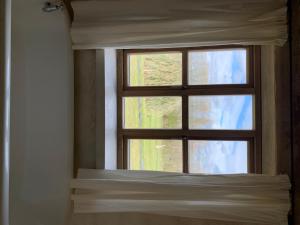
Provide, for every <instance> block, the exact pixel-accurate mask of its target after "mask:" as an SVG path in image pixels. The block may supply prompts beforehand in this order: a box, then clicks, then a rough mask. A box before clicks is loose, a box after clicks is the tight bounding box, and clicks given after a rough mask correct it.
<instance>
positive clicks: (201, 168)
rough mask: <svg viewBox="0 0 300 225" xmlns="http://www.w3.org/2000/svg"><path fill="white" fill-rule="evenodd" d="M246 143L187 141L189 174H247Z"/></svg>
mask: <svg viewBox="0 0 300 225" xmlns="http://www.w3.org/2000/svg"><path fill="white" fill-rule="evenodd" d="M247 148H248V142H247V141H189V172H190V173H208V174H232V173H247V171H248V169H247V167H248V159H247V157H248V150H247Z"/></svg>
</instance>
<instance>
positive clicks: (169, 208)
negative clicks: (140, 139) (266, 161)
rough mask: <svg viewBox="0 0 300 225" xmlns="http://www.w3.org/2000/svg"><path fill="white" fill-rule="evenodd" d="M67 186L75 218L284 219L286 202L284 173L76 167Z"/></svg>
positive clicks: (274, 224)
mask: <svg viewBox="0 0 300 225" xmlns="http://www.w3.org/2000/svg"><path fill="white" fill-rule="evenodd" d="M71 187H72V188H75V189H76V192H75V194H74V195H73V196H72V200H73V201H74V213H75V214H77V219H78V215H82V216H83V217H85V214H88V215H89V216H95V215H96V214H97V213H98V214H99V213H100V215H101V214H102V215H103V214H106V213H147V214H155V215H165V216H176V217H185V218H192V219H198V220H199V221H201V220H203V221H207V220H208V221H209V220H215V221H219V222H222V223H221V224H230V223H233V224H235V223H237V224H265V225H267V224H268V225H286V224H287V215H288V211H289V207H290V203H289V189H290V183H289V179H288V177H287V176H285V175H279V176H268V175H188V174H179V173H166V172H146V171H126V170H116V171H108V170H87V169H84V170H83V169H81V170H80V171H79V176H78V178H77V179H74V180H72V182H71ZM79 218H80V217H79ZM96 221H97V220H96ZM88 224H92V223H88ZM94 224H97V223H94ZM124 224H125V223H124ZM82 225H85V224H82Z"/></svg>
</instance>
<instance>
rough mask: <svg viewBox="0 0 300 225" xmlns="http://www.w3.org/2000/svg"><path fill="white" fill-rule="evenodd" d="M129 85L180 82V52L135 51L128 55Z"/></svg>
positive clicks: (173, 83)
mask: <svg viewBox="0 0 300 225" xmlns="http://www.w3.org/2000/svg"><path fill="white" fill-rule="evenodd" d="M128 61H129V63H128V64H129V76H128V83H129V84H128V85H129V86H167V85H181V83H182V54H181V53H180V52H172V53H168V52H166V53H147V54H145V53H136V54H130V55H129V60H128Z"/></svg>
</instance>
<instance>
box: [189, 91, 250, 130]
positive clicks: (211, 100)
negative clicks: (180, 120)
mask: <svg viewBox="0 0 300 225" xmlns="http://www.w3.org/2000/svg"><path fill="white" fill-rule="evenodd" d="M189 128H190V129H224V130H251V129H253V99H252V95H224V96H190V97H189Z"/></svg>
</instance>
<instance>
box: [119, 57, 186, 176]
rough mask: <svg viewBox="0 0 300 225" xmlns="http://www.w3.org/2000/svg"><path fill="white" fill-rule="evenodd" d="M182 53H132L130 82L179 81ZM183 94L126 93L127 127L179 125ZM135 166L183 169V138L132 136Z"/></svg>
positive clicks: (175, 82)
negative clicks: (176, 95) (132, 94)
mask: <svg viewBox="0 0 300 225" xmlns="http://www.w3.org/2000/svg"><path fill="white" fill-rule="evenodd" d="M181 58H182V56H181V53H167V54H161V53H160V54H134V55H130V57H129V74H130V76H129V84H130V85H131V86H161V85H180V84H181V80H182V75H181V74H182V66H181ZM181 104H182V102H181V97H168V96H166V97H126V98H124V105H125V115H124V118H125V122H124V127H125V128H139V129H142V128H152V129H162V128H165V129H180V128H181V127H182V124H181V117H182V112H181V111H182V109H181ZM129 149H130V151H129V161H130V162H129V165H130V169H133V170H157V171H159V170H160V171H161V170H162V171H172V172H182V141H181V140H159V139H158V140H131V141H129Z"/></svg>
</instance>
